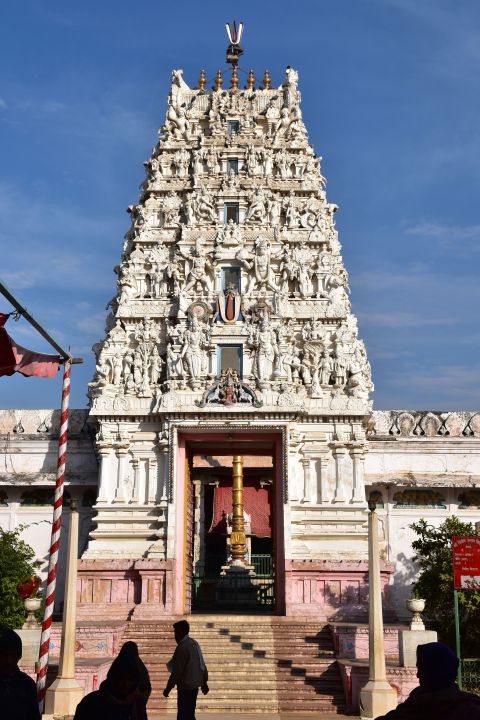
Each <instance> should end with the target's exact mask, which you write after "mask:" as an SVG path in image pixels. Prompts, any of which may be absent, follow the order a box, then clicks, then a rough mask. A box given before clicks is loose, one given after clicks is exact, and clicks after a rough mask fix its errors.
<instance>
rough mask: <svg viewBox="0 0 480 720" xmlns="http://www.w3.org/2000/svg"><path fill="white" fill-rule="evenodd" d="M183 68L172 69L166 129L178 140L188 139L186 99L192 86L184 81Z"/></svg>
mask: <svg viewBox="0 0 480 720" xmlns="http://www.w3.org/2000/svg"><path fill="white" fill-rule="evenodd" d="M182 75H183V70H173V71H172V88H171V91H170V102H169V103H168V110H167V117H166V120H165V125H164V128H165V131H166V132H168V133H170V134H171V135H172V137H173V138H174V139H176V140H180V139H182V138H184V139H187V135H188V122H187V113H186V107H185V104H186V100H187V94H188V93H189V92H190V88H189V87H188V85H187V83H186V82H185V81H184V79H183V77H182Z"/></svg>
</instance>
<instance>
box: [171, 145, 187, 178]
mask: <svg viewBox="0 0 480 720" xmlns="http://www.w3.org/2000/svg"><path fill="white" fill-rule="evenodd" d="M173 164H174V167H176V170H177V177H185V176H186V175H187V174H188V166H189V164H190V154H189V152H188V150H186V149H185V148H184V147H182V148H180V150H177V152H176V153H175V155H174V159H173Z"/></svg>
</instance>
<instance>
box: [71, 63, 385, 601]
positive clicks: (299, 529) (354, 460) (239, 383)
mask: <svg viewBox="0 0 480 720" xmlns="http://www.w3.org/2000/svg"><path fill="white" fill-rule="evenodd" d="M222 85H223V80H222V76H221V73H220V71H219V72H218V74H217V77H216V81H215V87H214V88H213V89H212V90H208V89H206V88H205V74H204V72H203V71H202V73H201V75H200V81H199V85H198V87H197V88H195V89H192V88H190V87H189V86H188V85H187V84H186V82H185V81H184V79H183V77H182V70H174V71H173V73H172V87H171V91H170V95H169V98H168V108H167V113H166V118H165V123H164V124H163V125H162V127H161V130H160V139H159V141H158V143H157V144H156V146H155V147H154V149H153V152H152V155H151V157H150V158H149V160H148V161H147V162H146V163H145V167H146V173H147V177H146V180H145V181H144V183H143V185H142V188H141V194H140V199H139V202H138V204H137V205H133V206H131V207H130V208H129V213H130V215H131V218H132V226H131V229H130V230H129V232H128V233H127V235H126V239H125V242H124V245H123V253H122V257H121V262H120V265H119V266H118V267H117V268H115V272H116V273H117V276H118V282H117V294H116V296H115V297H114V299H113V300H112V301H111V303H110V306H111V314H110V315H109V317H108V319H107V334H106V337H105V339H104V340H103V342H100V343H98V345H96V346H95V348H94V350H95V352H96V356H97V367H96V373H95V378H94V380H93V382H91V383H90V397H91V413H90V417H91V421H92V422H93V424H94V425H95V426H96V428H97V429H98V434H97V449H98V455H99V458H100V480H99V495H98V500H97V503H96V510H97V513H98V514H97V518H96V523H97V526H96V529H95V530H94V531H93V532H92V534H91V541H90V544H89V547H88V550H87V552H86V553H85V555H84V560H83V564H82V570H81V572H82V577H83V578H84V580H83V581H82V582H83V585H82V588H83V589H82V592H83V593H84V594H83V596H82V597H83V600H82V602H83V603H84V607H85V606H86V605H88V604H89V603H91V602H94V603H95V602H100V603H102V602H103V603H105V604H106V603H110V608H111V607H112V605H111V603H112V602H113V600H115V601H116V602H117V604H118V606H119V607H120V606H121V607H122V608H123V607H124V603H126V604H128V603H129V602H130V603H131V602H132V598H133V595H134V594H135V593H136V594H137V596H136V597H137V599H136V602H138V601H139V600H138V598H139V597H141V599H142V603H147V602H151V601H149V600H147V596H148V597H156V598H157V600H158V598H159V597H160V596H159V593H160V595H161V598H160V600H158V602H160V604H162V603H163V606H164V607H165V608H166V611H168V609H169V608H170V609H171V608H172V607H173V608H174V609H175V610H176V611H177V612H182V611H185V610H187V611H188V607H185V606H183V610H182V602H183V600H181V599H180V597H179V595H180V594H182V593H181V590H180V585H179V584H178V583H177V585H176V584H175V583H176V582H177V581H178V576H179V574H180V575H181V574H184V573H185V572H188V570H184V569H183V568H184V556H185V553H186V552H188V550H186V548H185V534H186V533H185V532H184V530H185V522H186V521H185V519H184V515H185V511H184V505H185V500H184V498H185V497H188V493H189V491H188V488H187V489H185V487H186V485H185V483H187V484H188V477H186V476H185V471H184V465H185V441H182V440H181V436H182V434H185V433H186V434H187V435H188V437H187V435H186V437H187V441H186V442H187V443H188V438H190V439H191V438H192V437H196V436H197V437H198V438H201V437H202V434H204V433H206V432H210V433H215V434H216V435H215V437H216V438H217V439H218V436H219V434H221V433H225V437H226V438H228V440H229V441H230V442H231V443H232V452H234V451H235V449H234V445H235V439H236V438H238V437H241V436H242V434H245V433H250V434H249V435H248V437H249V438H251V439H253V440H254V434H255V432H263V433H264V434H265V433H266V432H268V433H272V434H275V433H280V434H281V444H280V445H279V448H280V450H279V452H278V453H277V456H276V479H275V484H276V488H275V492H276V493H277V496H278V497H279V498H280V501H279V506H278V507H279V510H278V512H280V511H281V513H282V519H281V525H282V528H281V532H280V530H278V527H279V526H280V520H279V519H278V518H279V515H278V513H277V546H278V545H279V544H280V545H281V548H280V550H278V547H277V572H278V573H282V576H284V584H283V586H282V587H283V591H282V592H283V594H284V598H283V600H284V605H283V610H282V611H285V610H286V612H287V613H289V612H302V613H304V612H308V611H310V610H311V611H312V612H316V613H318V611H319V604H322V603H325V604H326V605H329V604H333V605H335V602H334V601H333V600H332V598H333V597H335V598H337V599H338V598H339V597H340V596H342V597H343V594H344V593H345V592H346V588H347V589H348V588H352V587H353V589H354V595H355V597H356V598H357V599H358V597H357V596H359V593H360V589H359V588H360V585H361V582H362V581H361V580H360V576H361V575H362V574H363V572H364V570H365V564H364V563H363V562H362V561H363V560H364V559H365V558H366V525H365V521H366V515H365V508H366V501H365V490H364V484H363V459H364V452H365V433H364V427H363V426H364V423H365V418H366V417H367V416H368V415H369V414H370V412H371V403H370V400H369V393H370V391H371V390H372V389H373V386H372V382H371V373H370V365H369V363H368V360H367V356H366V352H365V346H364V344H363V342H362V341H361V340H359V339H358V336H357V321H356V318H355V317H354V315H353V314H352V313H351V311H350V302H349V299H348V292H349V288H348V276H347V272H346V270H345V268H344V266H343V261H342V256H341V254H340V250H341V247H340V242H339V240H338V233H337V231H336V229H335V223H334V215H335V211H336V210H337V206H336V205H334V204H331V203H329V202H328V201H327V198H326V192H325V187H326V180H325V178H324V177H323V176H322V174H321V170H320V160H321V158H319V157H317V156H316V155H315V152H314V150H313V148H312V146H311V145H310V144H309V142H308V137H307V132H306V129H305V125H304V122H303V119H302V113H301V109H300V92H299V89H298V74H297V72H296V71H295V70H294V69H293V68H291V67H288V68H287V70H286V75H285V80H284V82H283V83H282V85H281V86H280V87H278V88H273V87H271V83H270V77H269V74H268V71H267V72H265V76H264V78H263V81H262V84H261V85H257V84H256V81H255V79H254V76H253V73H252V72H250V75H249V78H248V83H247V87H246V88H245V89H240V88H239V87H238V78H237V69H236V67H235V66H234V68H233V74H232V79H231V87H230V88H228V89H224V88H223V87H222ZM227 433H228V435H227ZM187 455H188V452H187ZM279 466H281V467H279ZM179 505H182V506H181V507H179ZM187 515H188V512H187ZM182 528H183V529H182ZM278 533H280V534H278ZM93 560H94V561H95V562H92V561H93ZM278 563H281V564H282V567H281V568H279V567H278ZM185 567H188V563H187V564H186V565H185ZM154 568H156V570H154ZM160 569H161V572H160ZM148 573H150V575H149V577H150V579H151V578H153V577H154V578H155V581H153V580H152V583H153V584H152V583H150V585H149V584H148V582H150V581H148V582H147V581H146V580H145V576H146V574H147V575H148ZM159 573H160V574H159ZM162 573H163V574H162ZM172 573H173V575H172ZM342 573H343V574H342ZM160 575H161V577H160ZM174 576H176V577H177V580H175V579H173V580H172V578H173V577H174ZM95 578H97V579H98V578H100V579H103V581H104V582H103V585H102V584H101V583H100V585H98V584H97V585H95ZM135 578H136V579H135ZM139 578H140V579H139ZM169 578H170V579H169ZM184 581H185V578H184ZM312 582H313V584H312ZM92 583H93V584H92ZM122 583H123V584H122ZM135 583H137V585H135ZM138 583H140V585H138ZM318 583H320V585H319V584H318ZM342 583H343V584H342ZM100 586H101V587H103V588H104V590H103V591H102V592H104V595H103V596H102V593H101V592H100V591H99V590H98V588H99V587H100ZM107 586H108V587H109V588H110V589H109V590H108V591H107V590H105V588H107ZM92 587H94V588H97V590H96V591H95V590H94V591H93V595H92V593H91V588H92ZM119 587H121V588H123V589H120V590H119V589H118V588H119ZM149 587H151V588H154V590H152V592H153V595H148V593H149V592H150V590H149V589H148V588H149ZM314 587H315V588H316V589H314ZM115 588H117V589H115ZM125 588H126V589H125ZM132 588H133V589H132ZM308 588H310V590H308ZM320 588H323V590H321V589H320ZM99 592H100V595H99V594H98V593H99ZM109 592H110V596H109V597H108V593H109ZM95 593H97V594H96V595H95ZM122 593H123V595H122ZM125 593H126V594H125ZM128 593H130V595H129V594H128ZM155 593H156V594H155ZM162 593H163V595H162ZM176 593H177V595H178V597H177V599H175V597H176V595H175V594H176ZM309 593H310V594H309ZM322 593H323V594H322ZM120 596H121V597H120ZM307 596H308V597H307ZM355 597H354V598H353V601H352V602H353V603H354V604H355V602H356V600H355ZM95 598H96V599H95ZM162 598H163V600H162ZM157 600H156V601H155V602H157ZM339 602H340V600H339ZM122 603H123V604H122ZM307 605H308V606H309V607H307ZM279 607H281V605H280V606H279ZM136 612H137V611H136ZM157 612H158V608H157Z"/></svg>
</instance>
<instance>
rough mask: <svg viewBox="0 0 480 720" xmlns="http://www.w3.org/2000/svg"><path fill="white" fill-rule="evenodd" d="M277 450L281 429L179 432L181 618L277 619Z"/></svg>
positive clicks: (280, 556)
mask: <svg viewBox="0 0 480 720" xmlns="http://www.w3.org/2000/svg"><path fill="white" fill-rule="evenodd" d="M282 446H283V434H282V433H281V432H270V433H265V432H251V431H249V432H228V433H223V434H220V433H218V434H217V433H215V434H208V435H203V436H202V434H200V433H198V434H191V433H188V434H182V435H179V450H183V451H184V452H183V453H182V452H180V453H179V455H180V456H181V455H183V458H180V457H179V462H182V460H183V462H184V467H185V473H184V478H183V496H184V497H183V500H184V503H183V505H184V517H183V526H184V568H183V570H184V612H185V613H187V614H189V613H195V614H211V613H216V614H239V615H243V614H245V615H252V614H261V615H274V614H283V612H284V605H285V602H284V601H285V597H284V595H285V591H284V581H283V578H284V564H285V562H284V543H283V499H284V472H283V465H282V462H281V459H282ZM239 468H240V469H239ZM235 473H236V479H235V478H234V475H235ZM239 475H241V478H240V485H239ZM179 499H180V498H178V500H179ZM239 499H240V500H239ZM239 502H241V508H242V511H243V512H241V513H240V510H239ZM235 504H236V509H235V508H234V505H235ZM179 505H180V503H178V505H177V507H179ZM239 516H241V519H242V520H243V526H242V528H241V529H240V530H241V532H240V535H241V536H242V539H241V543H242V544H241V545H240V548H241V551H240V554H239V545H238V541H239V534H238V529H239V528H238V527H237V526H238V518H239ZM239 558H241V560H239ZM241 564H243V566H244V567H245V568H246V569H247V571H244V570H243V567H241V568H239V567H238V566H239V565H241ZM232 566H236V568H235V567H232ZM235 569H236V570H238V572H236V571H235Z"/></svg>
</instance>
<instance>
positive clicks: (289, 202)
mask: <svg viewBox="0 0 480 720" xmlns="http://www.w3.org/2000/svg"><path fill="white" fill-rule="evenodd" d="M283 207H284V209H285V224H286V225H287V227H288V228H296V227H298V222H299V219H300V216H299V211H298V203H297V198H296V197H295V195H293V194H292V195H290V197H288V198H285V200H284V205H283Z"/></svg>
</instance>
